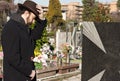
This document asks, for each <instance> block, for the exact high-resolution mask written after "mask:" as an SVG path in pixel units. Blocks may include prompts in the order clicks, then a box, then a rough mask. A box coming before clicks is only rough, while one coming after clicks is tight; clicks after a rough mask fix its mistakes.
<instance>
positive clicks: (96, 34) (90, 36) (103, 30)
mask: <svg viewBox="0 0 120 81" xmlns="http://www.w3.org/2000/svg"><path fill="white" fill-rule="evenodd" d="M82 45H83V49H82V54H83V55H82V81H120V23H119V22H110V23H93V22H83V43H82Z"/></svg>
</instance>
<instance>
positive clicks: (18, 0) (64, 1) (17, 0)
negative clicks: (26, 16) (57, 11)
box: [15, 0, 116, 6]
mask: <svg viewBox="0 0 120 81" xmlns="http://www.w3.org/2000/svg"><path fill="white" fill-rule="evenodd" d="M24 1H25V0H15V3H23V2H24ZM33 1H35V2H36V3H38V4H40V5H43V6H48V4H49V0H33ZM81 1H82V0H60V3H61V4H67V3H69V2H80V3H81ZM96 1H99V2H103V3H109V2H112V1H116V0H96Z"/></svg>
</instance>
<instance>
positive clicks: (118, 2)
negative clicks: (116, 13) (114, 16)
mask: <svg viewBox="0 0 120 81" xmlns="http://www.w3.org/2000/svg"><path fill="white" fill-rule="evenodd" d="M117 7H118V8H120V0H117Z"/></svg>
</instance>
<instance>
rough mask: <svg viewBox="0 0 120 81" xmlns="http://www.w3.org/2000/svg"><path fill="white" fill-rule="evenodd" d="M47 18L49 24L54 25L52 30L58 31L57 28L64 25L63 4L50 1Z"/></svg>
mask: <svg viewBox="0 0 120 81" xmlns="http://www.w3.org/2000/svg"><path fill="white" fill-rule="evenodd" d="M46 16H47V19H48V24H51V25H52V30H56V29H57V27H58V26H60V25H61V24H62V23H63V20H62V12H61V4H60V2H59V0H49V7H48V12H47V15H46Z"/></svg>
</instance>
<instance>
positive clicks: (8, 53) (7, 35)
mask: <svg viewBox="0 0 120 81" xmlns="http://www.w3.org/2000/svg"><path fill="white" fill-rule="evenodd" d="M1 38H2V47H3V52H4V61H5V63H7V64H8V65H9V66H11V67H12V68H14V69H15V70H16V71H18V72H21V73H22V74H23V75H26V76H29V75H30V74H31V72H32V61H31V60H26V59H22V57H21V54H20V42H19V41H20V39H19V35H18V31H17V30H16V29H14V27H9V28H4V29H3V31H2V36H1ZM6 67H7V66H6Z"/></svg>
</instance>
